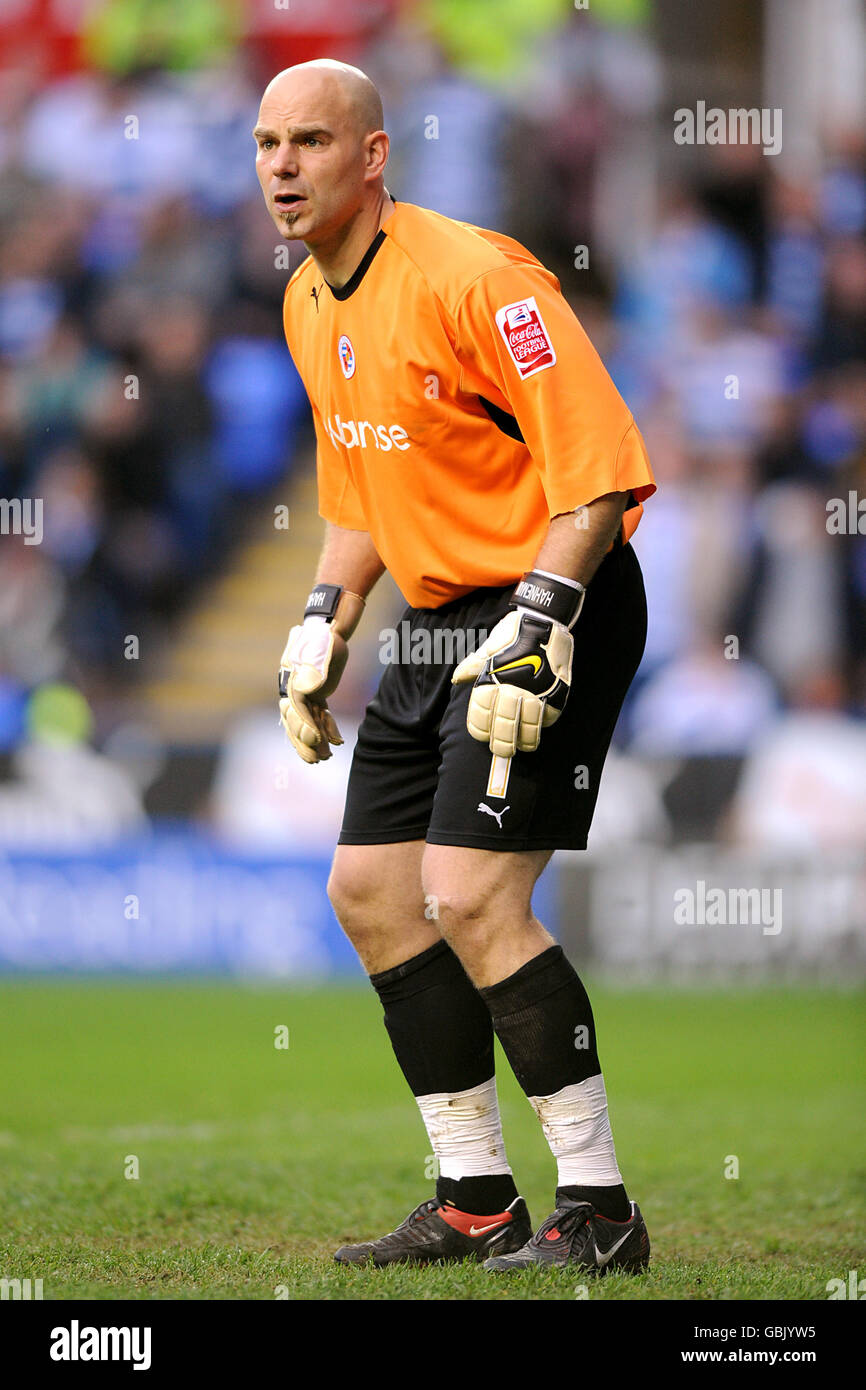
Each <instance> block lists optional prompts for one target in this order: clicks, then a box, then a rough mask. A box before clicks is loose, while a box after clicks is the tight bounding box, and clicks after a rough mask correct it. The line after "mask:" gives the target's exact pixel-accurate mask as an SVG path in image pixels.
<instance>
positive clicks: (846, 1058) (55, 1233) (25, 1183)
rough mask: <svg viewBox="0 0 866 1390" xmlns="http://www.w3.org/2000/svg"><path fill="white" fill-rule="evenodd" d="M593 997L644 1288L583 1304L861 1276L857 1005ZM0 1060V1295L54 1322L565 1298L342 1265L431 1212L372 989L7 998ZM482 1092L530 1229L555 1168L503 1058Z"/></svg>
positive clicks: (211, 989) (32, 991)
mask: <svg viewBox="0 0 866 1390" xmlns="http://www.w3.org/2000/svg"><path fill="white" fill-rule="evenodd" d="M588 984H589V987H590V991H591V994H592V997H593V1003H594V1007H595V1013H596V1021H597V1025H598V1029H599V1041H600V1052H601V1058H602V1064H603V1066H604V1071H605V1078H606V1082H607V1088H608V1096H609V1099H610V1105H611V1115H612V1121H613V1128H614V1136H615V1139H616V1143H617V1150H618V1156H619V1159H620V1164H621V1167H622V1169H623V1173H624V1177H625V1180H626V1183H627V1186H628V1188H629V1192H630V1194H631V1195H633V1196H634V1197H636V1198H637V1200H638V1201H639V1202H640V1203H641V1206H642V1208H643V1210H644V1213H645V1216H646V1218H647V1224H648V1226H649V1231H650V1237H651V1240H652V1242H653V1259H652V1264H651V1266H650V1270H649V1272H648V1273H647V1274H644V1275H642V1276H640V1277H634V1278H633V1277H628V1276H621V1275H611V1276H608V1277H607V1278H605V1279H601V1280H598V1281H595V1282H593V1281H590V1283H589V1286H588V1287H587V1289H586V1292H587V1295H588V1297H589V1298H590V1299H729V1298H749V1299H776V1298H780V1299H826V1298H827V1292H826V1285H827V1282H828V1280H830V1279H834V1278H842V1279H847V1277H848V1271H849V1270H852V1269H858V1270H859V1272H860V1277H863V1276H866V1244H864V1239H863V1231H864V1221H863V1216H864V1207H866V1201H864V1170H866V1144H864V1128H866V1122H864V1114H866V1107H864V1106H863V1071H864V1067H863V1060H862V1059H863V1037H862V1020H863V1017H864V1007H863V1006H864V997H863V994H862V993H856V992H818V991H813V990H801V989H794V988H791V989H787V990H781V989H775V990H760V991H747V990H730V991H727V992H721V991H712V992H698V991H688V992H686V991H671V990H667V991H665V990H655V989H654V990H641V991H634V992H617V991H612V990H610V989H604V988H599V987H597V986H596V985H595V984H594V983H593V981H592V979H591V978H589V979H588ZM280 1027H285V1028H287V1029H288V1044H289V1045H288V1047H287V1048H277V1047H275V1045H274V1044H275V1038H276V1036H277V1035H276V1033H275V1030H277V1029H279V1028H280ZM0 1056H2V1057H3V1059H4V1065H3V1067H2V1068H0V1170H2V1194H0V1203H2V1213H0V1215H2V1227H0V1231H2V1242H0V1276H2V1277H6V1278H31V1279H40V1278H41V1279H42V1281H43V1297H44V1298H45V1299H64V1298H91V1299H92V1298H96V1299H117V1298H144V1299H149V1298H173V1299H178V1298H186V1299H222V1298H231V1299H234V1298H243V1299H273V1298H275V1297H288V1298H292V1299H295V1298H303V1299H395V1298H403V1299H515V1298H517V1299H574V1298H575V1297H581V1296H583V1295H582V1293H581V1287H580V1286H581V1284H582V1282H583V1281H582V1280H581V1279H580V1278H579V1277H576V1275H575V1273H574V1272H573V1271H565V1270H564V1271H556V1272H547V1271H539V1270H530V1271H526V1272H525V1273H521V1274H519V1275H513V1276H510V1277H506V1278H504V1279H503V1278H501V1277H500V1278H497V1277H496V1276H492V1275H489V1274H487V1273H485V1272H484V1270H482V1269H481V1268H480V1267H478V1266H477V1265H473V1264H466V1265H451V1266H442V1267H433V1268H429V1269H406V1268H392V1269H390V1270H386V1271H377V1270H369V1269H365V1270H352V1269H348V1270H347V1269H341V1268H339V1267H337V1266H336V1265H334V1263H333V1261H332V1259H331V1252H332V1251H333V1250H334V1249H335V1248H336V1246H337V1245H339V1244H340V1243H342V1242H343V1241H345V1240H347V1239H366V1238H369V1237H371V1236H376V1235H381V1234H382V1233H383V1232H384V1231H387V1230H391V1229H393V1227H394V1226H395V1225H396V1224H397V1222H398V1221H399V1220H401V1219H402V1218H403V1217H404V1216H405V1215H406V1213H407V1212H408V1211H409V1210H410V1209H411V1208H412V1207H414V1206H415V1205H416V1204H417V1203H418V1202H420V1201H421V1200H422V1199H423V1198H424V1197H425V1196H427V1195H432V1182H431V1181H430V1177H429V1175H430V1163H429V1161H428V1150H429V1144H428V1140H427V1136H426V1133H425V1131H424V1128H423V1125H422V1123H421V1120H420V1117H419V1115H418V1112H417V1109H416V1107H415V1104H414V1102H413V1100H412V1098H411V1096H410V1095H409V1093H408V1091H407V1090H406V1088H405V1084H404V1082H403V1078H402V1076H401V1075H400V1073H399V1071H398V1069H397V1066H396V1063H395V1062H394V1060H393V1057H392V1055H391V1052H390V1048H389V1044H388V1039H387V1035H386V1033H385V1030H384V1028H383V1026H382V1022H381V1010H380V1008H379V1005H378V1002H377V1000H376V999H375V996H374V995H373V993H372V991H369V990H367V989H366V988H364V987H356V986H348V985H347V986H342V987H334V986H331V987H328V988H316V989H310V990H299V989H297V988H293V989H291V990H289V989H277V988H274V987H267V988H264V987H262V988H259V987H246V986H238V985H231V984H224V983H211V982H201V983H199V982H179V983H165V982H160V983H150V982H144V983H130V982H122V981H119V982H114V981H109V982H100V983H93V982H89V981H88V982H78V981H69V982H59V981H58V982H55V981H38V982H37V981H32V980H20V981H12V980H8V979H7V980H5V981H4V982H3V983H2V985H0ZM498 1075H499V1092H500V1100H501V1104H502V1112H503V1120H504V1127H505V1137H506V1142H507V1145H508V1151H509V1157H510V1160H511V1163H512V1166H513V1168H514V1172H515V1176H516V1178H517V1182H518V1186H519V1188H520V1190H521V1192H522V1193H523V1195H524V1196H525V1197H526V1199H527V1201H528V1203H529V1207H530V1211H531V1212H532V1215H533V1219H534V1220H535V1221H536V1223H537V1222H539V1221H540V1220H541V1219H542V1218H543V1217H544V1216H546V1215H547V1214H548V1212H549V1210H550V1207H551V1198H552V1195H553V1188H554V1182H555V1170H554V1165H553V1161H552V1159H551V1157H550V1154H549V1152H548V1150H547V1146H546V1144H545V1142H544V1139H543V1136H542V1134H541V1131H540V1129H539V1127H538V1125H537V1122H536V1120H535V1117H534V1115H533V1114H532V1111H531V1110H530V1108H529V1106H528V1104H527V1102H526V1100H525V1099H524V1097H523V1096H522V1094H521V1092H520V1091H519V1089H518V1087H517V1086H516V1084H515V1082H514V1080H513V1078H512V1077H511V1074H510V1072H509V1071H508V1069H507V1066H506V1064H505V1062H504V1059H503V1058H502V1056H501V1054H500V1056H499V1067H498ZM734 1159H735V1160H736V1162H737V1163H738V1165H739V1176H738V1177H737V1178H728V1177H726V1176H725V1172H726V1169H727V1170H728V1171H732V1170H733V1166H734V1165H733V1160H734ZM133 1160H135V1161H137V1171H138V1176H137V1177H128V1176H126V1175H125V1174H126V1173H127V1172H130V1173H132V1172H134V1171H135V1167H136V1163H135V1162H134V1161H133ZM425 1170H426V1172H425Z"/></svg>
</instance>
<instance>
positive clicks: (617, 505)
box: [533, 492, 628, 585]
mask: <svg viewBox="0 0 866 1390" xmlns="http://www.w3.org/2000/svg"><path fill="white" fill-rule="evenodd" d="M627 500H628V493H627V492H608V493H605V495H604V496H603V497H597V498H596V499H595V501H594V502H590V503H589V504H588V505H587V506H586V507H579V508H578V510H577V511H576V512H563V513H562V514H561V515H560V516H555V517H553V519H552V520H551V523H550V530H549V531H548V533H547V535H546V536H545V538H544V542H543V543H542V546H541V549H540V550H539V552H538V558H537V559H536V561H535V565H534V566H533V568H534V569H537V570H547V572H548V573H549V574H561V575H562V576H563V578H565V579H576V580H577V582H578V583H579V584H583V585H586V584H588V583H589V581H590V579H591V578H592V576H593V575H594V574H595V572H596V570H597V569H598V567H599V565H600V564H601V562H602V560H603V559H604V557H605V554H606V553H607V550H608V548H609V546H610V543H611V541H612V540H613V539H614V537H615V536H616V533H617V531H618V530H619V528H620V525H621V522H622V514H623V512H624V511H625V504H626V502H627Z"/></svg>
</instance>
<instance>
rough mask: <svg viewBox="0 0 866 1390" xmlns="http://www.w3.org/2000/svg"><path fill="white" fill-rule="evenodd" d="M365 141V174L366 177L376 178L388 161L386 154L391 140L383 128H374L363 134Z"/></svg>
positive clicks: (382, 171)
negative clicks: (367, 133) (369, 132)
mask: <svg viewBox="0 0 866 1390" xmlns="http://www.w3.org/2000/svg"><path fill="white" fill-rule="evenodd" d="M365 143H366V146H367V152H366V159H365V170H364V172H365V175H366V176H367V177H368V178H378V177H379V176H380V175H381V174H383V173H384V172H385V165H386V164H387V163H388V155H389V153H390V150H391V141H390V140H389V139H388V136H387V134H386V133H385V131H384V130H374V131H372V132H371V134H369V135H367V136H365Z"/></svg>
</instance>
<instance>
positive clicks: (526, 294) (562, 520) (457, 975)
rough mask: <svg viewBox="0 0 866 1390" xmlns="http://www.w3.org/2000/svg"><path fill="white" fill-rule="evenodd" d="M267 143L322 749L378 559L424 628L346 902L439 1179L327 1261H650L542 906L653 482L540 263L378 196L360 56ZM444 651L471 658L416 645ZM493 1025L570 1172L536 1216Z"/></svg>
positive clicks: (276, 83) (289, 708) (307, 715)
mask: <svg viewBox="0 0 866 1390" xmlns="http://www.w3.org/2000/svg"><path fill="white" fill-rule="evenodd" d="M254 135H255V139H256V144H257V150H258V153H257V159H256V166H257V172H258V176H259V181H260V184H261V187H262V192H263V194H264V198H265V202H266V204H267V208H268V211H269V213H270V215H271V217H272V219H273V221H274V223H275V225H276V226H277V228H278V230H279V231H280V233H281V235H282V236H284V237H285V238H287V239H288V240H301V241H303V242H304V244H305V246H306V248H307V251H308V252H309V255H308V257H307V259H306V260H305V261H304V262H303V263H302V265H301V266H300V267H299V268H298V270H297V271H296V272H295V274H294V275H293V276H292V279H291V280H290V282H289V285H288V287H287V290H286V296H285V302H284V327H285V333H286V340H287V342H288V346H289V350H290V352H291V354H292V357H293V359H294V361H295V364H296V366H297V368H298V371H299V372H300V375H301V377H302V380H303V382H304V385H305V388H306V390H307V394H308V396H309V399H310V404H311V407H312V412H313V421H314V425H315V429H316V437H317V474H318V491H319V510H320V513H321V515H322V517H323V518H324V519H325V521H326V523H327V526H326V536H325V545H324V548H323V552H322V556H321V560H320V563H319V567H318V572H317V575H316V578H315V583H314V586H313V590H312V592H311V594H310V597H309V600H308V603H307V606H306V611H305V612H304V613H303V614H299V615H298V621H297V622H296V625H295V627H294V628H293V629H292V631H291V633H290V636H289V641H288V645H287V647H286V650H285V652H284V654H283V658H282V664H281V669H280V713H281V717H282V720H283V723H284V726H285V729H286V732H287V734H288V736H289V738H290V739H291V742H292V744H293V746H294V748H295V749H296V750H297V752H298V753H299V755H300V756H301V757H302V758H303V759H304V760H305V761H306V762H307V763H310V764H315V763H316V762H319V761H321V760H323V759H325V758H329V757H331V756H332V751H331V750H332V747H333V746H337V745H339V744H340V742H341V739H340V735H339V731H338V729H337V726H336V724H335V722H334V719H333V716H332V715H331V713H330V711H329V709H328V703H327V702H328V697H329V696H330V695H331V694H332V692H333V691H334V689H335V688H336V686H337V684H338V682H339V679H340V676H341V674H342V672H343V669H344V667H345V664H346V660H347V656H348V652H349V645H348V644H349V643H350V641H351V637H352V634H353V632H354V631H355V628H356V627H357V624H358V622H359V621H360V620H361V618H362V616H363V609H364V601H365V599H366V596H367V594H368V593H369V591H370V589H371V588H372V586H373V585H374V584H375V583H376V581H377V580H378V578H379V577H380V576H381V574H382V573H383V572H384V570H385V569H387V570H388V572H389V573H390V574H391V575H392V576H393V578H394V580H395V582H396V584H397V586H398V588H399V589H400V590H401V592H402V594H403V596H404V599H405V601H406V604H407V609H406V612H405V614H404V620H405V621H406V622H408V624H409V627H410V632H411V637H412V638H413V639H414V637H415V634H416V633H419V632H420V633H422V634H424V641H423V642H420V643H416V641H414V640H410V642H409V643H408V644H407V646H408V649H409V650H408V651H407V652H405V653H404V654H403V655H404V659H403V660H401V661H397V662H394V663H391V664H388V665H387V666H386V667H385V670H384V673H383V676H382V679H381V682H380V684H379V688H378V691H377V693H376V695H375V696H374V698H373V699H372V701H371V702H370V704H369V705H368V707H367V710H366V713H365V715H364V719H363V722H362V724H361V728H360V731H359V735H358V741H357V746H356V748H355V750H354V755H353V758H352V765H351V773H350V777H349V786H348V792H347V798H346V807H345V813H344V819H343V825H342V829H341V832H340V836H339V843H338V846H337V849H336V853H335V856H334V863H333V868H332V872H331V876H330V880H329V885H328V891H329V896H330V899H331V902H332V904H333V907H334V911H335V913H336V915H337V917H338V919H339V921H340V923H341V925H342V927H343V929H344V930H345V931H346V933H347V935H348V936H349V938H350V939H351V941H352V942H353V944H354V946H355V948H356V950H357V951H358V954H359V956H360V958H361V961H362V963H363V965H364V967H365V969H366V971H367V973H368V975H369V976H370V980H371V983H372V985H373V987H374V988H375V990H376V991H377V993H378V995H379V998H380V1000H381V1002H382V1006H383V1009H384V1022H385V1027H386V1028H387V1031H388V1034H389V1036H390V1039H391V1042H392V1045H393V1048H394V1052H395V1054H396V1057H397V1061H398V1063H399V1065H400V1067H401V1069H402V1071H403V1073H404V1076H405V1078H406V1081H407V1082H408V1084H409V1086H410V1088H411V1090H412V1092H413V1094H414V1096H415V1098H416V1100H417V1103H418V1106H419V1109H420V1112H421V1115H422V1117H423V1120H424V1124H425V1126H426V1128H427V1132H428V1135H429V1138H430V1143H431V1145H432V1148H433V1151H434V1153H435V1155H436V1158H437V1159H438V1167H439V1176H438V1179H437V1183H436V1191H435V1194H434V1195H432V1196H428V1197H427V1198H425V1199H424V1200H423V1201H422V1202H421V1203H420V1204H419V1205H418V1206H417V1207H416V1208H415V1210H414V1211H413V1212H411V1213H410V1215H409V1216H408V1217H406V1219H405V1220H404V1221H402V1222H401V1223H400V1224H399V1225H398V1226H397V1227H396V1229H395V1230H393V1231H390V1232H388V1233H387V1234H385V1235H383V1236H380V1237H378V1238H376V1237H374V1238H370V1239H363V1240H359V1241H354V1242H353V1243H350V1244H346V1245H343V1246H342V1247H341V1248H340V1249H339V1250H338V1251H337V1252H336V1256H335V1258H336V1259H337V1260H339V1261H341V1262H345V1263H351V1264H357V1263H365V1262H372V1263H373V1264H375V1265H386V1264H389V1263H392V1262H395V1261H408V1262H418V1263H422V1262H427V1261H432V1260H437V1261H438V1260H450V1259H463V1258H466V1257H471V1258H474V1259H479V1260H484V1261H485V1267H486V1268H488V1269H490V1270H491V1271H501V1272H507V1271H510V1270H513V1269H519V1268H522V1267H525V1266H527V1265H533V1264H545V1265H571V1266H574V1267H575V1268H577V1269H580V1270H582V1271H586V1272H592V1271H595V1272H602V1271H604V1270H607V1269H609V1268H612V1269H620V1270H630V1271H638V1270H640V1269H643V1268H645V1266H646V1264H647V1262H648V1258H649V1239H648V1236H647V1230H646V1226H645V1224H644V1221H643V1217H642V1215H641V1213H640V1210H639V1208H638V1207H637V1205H636V1204H635V1203H634V1202H633V1201H632V1200H631V1199H630V1197H629V1195H628V1193H627V1191H626V1187H625V1185H624V1182H623V1178H622V1175H621V1173H620V1169H619V1166H618V1163H617V1157H616V1154H615V1150H614V1143H613V1137H612V1132H611V1126H610V1121H609V1117H608V1109H607V1098H606V1094H605V1087H604V1081H603V1077H602V1069H601V1063H600V1061H599V1054H598V1048H597V1041H596V1032H595V1023H594V1019H593V1014H592V1009H591V1007H590V1002H589V999H588V998H587V994H586V991H585V989H584V987H583V985H582V983H581V981H580V979H579V978H578V976H577V975H576V973H575V971H574V969H573V968H572V966H571V965H570V963H569V962H568V960H567V959H566V958H565V956H564V954H563V952H562V950H561V948H560V947H559V946H558V945H557V944H556V942H555V941H554V940H553V939H552V937H551V936H550V935H549V933H548V932H547V931H546V929H545V928H544V926H543V925H542V924H541V922H539V921H538V920H537V918H536V917H535V916H534V915H533V912H532V909H531V897H532V890H533V885H534V884H535V881H536V879H537V878H538V876H539V874H540V873H541V872H542V870H543V869H544V866H545V865H546V863H547V862H548V860H549V858H550V856H551V854H552V853H553V851H554V850H556V849H578V850H579V849H584V848H585V847H586V842H587V832H588V830H589V826H590V822H591V820H592V815H593V810H594V807H595V803H596V797H597V795H598V787H599V779H600V777H601V773H602V767H603V764H604V760H605V756H606V753H607V749H608V746H609V743H610V739H611V736H612V733H613V729H614V725H615V724H616V720H617V716H618V714H619V710H620V707H621V705H622V701H623V699H624V697H625V694H626V691H627V689H628V686H629V684H630V682H631V680H632V677H633V675H634V673H635V671H636V670H637V666H638V663H639V661H640V658H641V655H642V652H643V647H644V641H645V634H646V606H645V600H644V591H643V582H642V578H641V573H640V569H639V566H638V562H637V558H636V556H635V554H634V551H633V549H632V547H631V545H630V544H629V538H630V536H631V535H632V534H633V532H634V529H635V527H636V526H637V524H638V521H639V519H640V515H641V503H642V502H643V501H645V500H646V498H648V497H649V496H650V495H651V494H652V493H653V492H654V491H655V485H654V482H653V477H652V472H651V470H650V466H649V463H648V460H647V457H646V452H645V449H644V446H643V441H642V439H641V436H640V434H639V432H638V430H637V428H636V426H635V424H634V421H633V420H632V417H631V415H630V413H629V411H628V409H627V407H626V406H625V404H624V403H623V401H622V399H621V398H620V396H619V395H618V393H617V391H616V389H615V387H614V386H613V383H612V382H611V380H610V378H609V376H608V375H607V373H606V371H605V369H604V367H603V366H602V364H601V362H600V360H599V358H598V356H597V354H596V353H595V351H594V349H593V348H592V346H591V344H590V343H589V341H588V339H587V338H586V335H585V334H584V332H583V330H582V329H581V327H580V324H579V323H578V321H577V319H576V318H575V316H574V314H573V313H572V311H571V309H570V308H569V306H568V304H567V303H566V301H565V299H564V298H563V296H562V294H561V292H560V287H559V283H558V281H557V280H556V278H555V277H554V276H553V275H552V274H551V273H550V272H549V271H548V270H546V269H545V267H544V266H543V265H541V263H540V262H539V261H537V260H536V259H535V257H534V256H532V254H531V253H530V252H529V251H527V250H526V249H525V248H524V247H523V246H521V245H520V244H519V243H517V242H515V241H513V240H512V239H511V238H509V237H506V236H503V235H501V234H500V233H497V232H494V231H491V230H488V229H486V228H479V227H473V226H469V225H467V224H465V223H462V222H456V221H453V220H451V219H449V218H445V217H442V216H439V215H438V214H436V213H435V212H431V211H429V210H427V209H424V208H419V207H415V206H413V205H410V204H403V203H400V202H399V201H397V200H395V199H394V198H392V197H391V195H390V194H389V192H388V190H387V189H386V187H385V184H384V170H385V165H386V162H387V158H388V137H387V135H386V133H385V131H384V130H383V129H382V108H381V102H380V100H379V97H378V93H377V92H376V89H375V87H374V86H373V85H372V83H371V82H370V81H369V79H368V78H367V77H366V76H365V75H364V74H363V73H361V72H359V71H358V69H356V68H351V67H348V66H346V65H344V64H341V63H336V62H333V61H331V60H320V61H317V62H314V63H304V64H300V65H298V66H297V67H294V68H289V69H287V70H286V71H285V72H283V73H280V74H278V76H277V77H275V78H274V80H273V81H272V82H271V83H270V85H269V86H268V88H267V89H266V91H265V93H264V96H263V99H262V104H261V108H260V112H259V119H258V124H257V126H256V130H255V132H254ZM444 172H445V171H443V173H444ZM401 630H402V629H401ZM425 645H426V650H428V651H429V652H431V653H433V655H434V657H435V656H436V655H437V654H441V652H442V651H443V650H444V651H445V652H451V653H453V652H454V650H455V648H456V649H457V658H459V659H457V658H455V659H443V660H432V661H429V662H426V663H422V664H419V663H417V662H416V661H413V660H412V659H411V656H412V653H417V652H418V651H419V650H423V649H424V648H425ZM311 775H315V774H314V773H313V774H311ZM494 1034H495V1035H497V1036H498V1037H499V1039H500V1041H501V1043H502V1047H503V1049H504V1051H505V1055H506V1056H507V1058H508V1061H509V1063H510V1065H511V1067H512V1069H513V1071H514V1074H515V1076H516V1077H517V1080H518V1081H519V1083H520V1085H521V1086H522V1087H523V1090H524V1091H525V1092H526V1095H527V1097H528V1099H529V1101H530V1104H531V1105H532V1106H533V1108H534V1110H535V1111H536V1113H537V1115H538V1117H539V1119H540V1121H541V1123H542V1127H543V1131H544V1135H545V1137H546V1139H547V1141H548V1143H549V1145H550V1148H551V1150H552V1153H553V1155H554V1158H555V1160H556V1165H557V1182H556V1191H555V1196H554V1200H553V1203H552V1211H551V1214H550V1215H549V1216H548V1217H547V1219H546V1220H544V1221H543V1222H542V1224H541V1225H540V1227H538V1228H537V1229H536V1230H535V1231H534V1233H533V1228H532V1226H531V1224H530V1218H529V1213H528V1211H527V1208H526V1204H525V1202H524V1200H523V1198H522V1197H521V1196H520V1194H519V1192H518V1188H517V1186H516V1185H515V1181H514V1176H513V1174H512V1170H511V1167H510V1165H509V1162H508V1158H507V1154H506V1149H505V1144H504V1141H503V1135H502V1127H501V1122H500V1117H499V1109H498V1104H497V1097H496V1082H495V1077H494V1051H493V1042H494ZM358 1234H359V1235H360V1234H361V1233H358Z"/></svg>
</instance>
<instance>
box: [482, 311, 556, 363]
mask: <svg viewBox="0 0 866 1390" xmlns="http://www.w3.org/2000/svg"><path fill="white" fill-rule="evenodd" d="M496 327H497V328H498V329H499V332H500V333H501V334H502V336H503V338H504V339H505V345H506V347H507V348H508V351H509V352H510V353H511V359H512V361H513V362H514V365H515V367H516V368H517V370H518V371H519V373H520V375H521V378H526V377H528V376H533V375H534V374H535V372H540V371H542V370H543V368H544V367H552V366H553V364H554V362H555V361H556V352H555V351H554V347H553V344H552V342H551V341H550V338H549V337H548V333H547V329H546V328H545V326H544V320H543V318H542V317H541V314H540V313H539V310H538V305H537V304H536V302H535V296H534V295H530V297H529V298H528V299H518V300H517V301H516V302H515V303H514V304H506V305H505V306H504V308H502V309H498V310H497V311H496Z"/></svg>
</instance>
